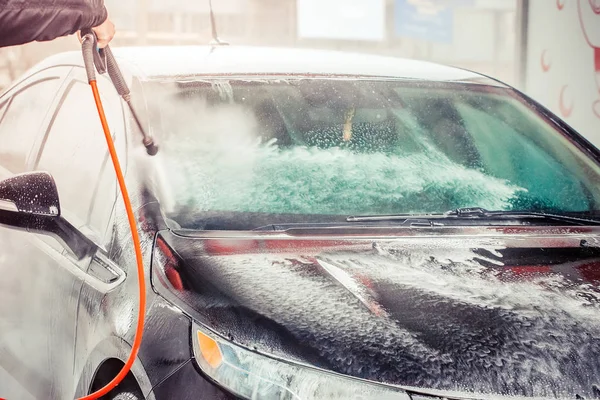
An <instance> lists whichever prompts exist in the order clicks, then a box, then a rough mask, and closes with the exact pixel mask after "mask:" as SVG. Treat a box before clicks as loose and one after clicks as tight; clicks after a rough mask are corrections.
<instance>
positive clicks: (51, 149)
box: [33, 67, 125, 398]
mask: <svg viewBox="0 0 600 400" xmlns="http://www.w3.org/2000/svg"><path fill="white" fill-rule="evenodd" d="M98 86H99V88H100V92H101V96H102V100H103V103H104V110H105V113H106V116H107V120H108V123H109V126H110V128H111V130H112V133H113V140H115V142H116V144H117V149H118V150H120V152H121V151H122V142H123V141H124V140H118V139H117V137H120V138H123V136H124V132H123V131H124V122H123V113H122V108H121V104H120V99H119V97H118V95H117V94H116V91H115V90H114V88H113V87H112V85H111V84H110V83H109V81H108V80H107V79H106V78H105V77H99V79H98ZM33 168H34V170H38V171H47V172H49V173H50V174H52V176H53V177H54V180H55V182H56V185H57V189H58V194H59V197H60V201H61V211H62V215H63V217H64V218H65V219H66V220H67V221H69V222H70V223H71V224H72V225H73V226H74V227H76V228H77V229H78V230H79V231H80V232H82V233H83V234H85V235H86V236H87V237H88V238H89V239H90V240H92V241H93V242H94V243H95V244H96V245H97V247H98V249H97V251H96V253H95V254H94V255H92V257H90V258H88V259H83V260H78V259H77V258H76V257H75V256H74V255H73V254H71V252H70V251H69V250H67V249H65V248H64V247H62V245H61V244H60V243H59V242H56V241H55V242H54V243H53V244H52V247H53V248H54V249H55V250H56V251H57V252H59V253H60V254H61V256H62V257H63V260H64V262H65V263H67V264H69V268H65V269H64V270H63V271H62V272H64V273H65V274H66V275H68V274H71V280H72V282H73V285H74V287H76V288H77V294H78V296H79V294H80V289H81V287H82V279H83V287H89V286H91V287H93V288H95V289H97V290H98V289H99V290H101V291H109V290H110V289H111V287H112V288H114V286H115V285H118V284H120V283H121V282H122V281H123V280H124V277H125V275H124V273H122V271H120V269H119V268H117V267H116V266H114V265H112V264H111V263H110V262H109V261H108V258H107V244H108V241H109V239H110V232H111V229H110V227H111V221H112V213H113V209H114V205H115V201H116V198H117V182H116V176H115V172H114V170H113V166H112V163H111V161H110V159H109V154H108V150H107V145H106V139H105V137H104V133H103V131H102V126H101V124H100V119H99V117H98V112H97V109H96V106H95V104H94V100H93V97H92V93H91V90H90V87H89V85H88V82H87V78H86V75H85V71H84V70H83V69H82V68H79V67H76V68H74V69H73V71H72V73H71V76H70V78H69V83H68V85H67V89H66V91H65V94H64V96H63V98H62V99H61V102H60V106H59V108H58V110H57V112H56V114H55V115H54V116H53V119H52V124H51V125H50V126H49V129H48V131H47V134H46V137H45V138H44V144H43V148H42V149H41V151H40V153H39V155H38V157H37V161H36V163H35V165H34V167H33ZM111 285H112V286H111ZM50 295H51V294H49V296H50ZM98 300H99V301H100V300H101V298H99V299H98ZM77 301H78V300H77ZM80 306H81V305H80ZM87 306H90V305H89V304H85V305H84V307H87ZM78 310H79V307H78ZM77 313H79V312H78V311H77ZM79 314H80V313H79ZM71 319H73V323H71ZM63 323H64V324H65V326H69V327H72V328H73V332H74V335H75V336H73V339H76V338H79V337H81V336H84V337H85V336H88V335H90V332H88V331H87V330H86V326H85V325H89V324H87V321H76V317H75V313H74V314H72V315H71V314H70V317H69V320H66V319H65V320H64V321H63ZM102 331H103V329H102V328H100V329H99V332H102ZM99 332H95V333H96V335H98V334H99ZM70 339H71V337H70V338H69V344H70V345H71V344H73V345H74V344H75V342H71V340H70ZM76 340H77V341H79V340H78V339H76ZM56 344H58V342H57V343H56ZM85 356H86V349H85V348H82V349H76V352H75V353H73V358H72V359H71V362H70V363H69V367H70V369H69V371H68V372H67V371H66V370H65V371H64V372H65V374H64V375H62V376H64V377H65V379H66V380H68V381H69V382H68V385H69V391H68V396H69V397H70V398H72V397H73V393H74V390H75V387H76V385H77V381H78V378H79V377H78V374H77V372H75V371H74V364H73V362H75V363H76V364H79V362H78V360H79V359H80V358H85ZM59 379H60V378H59ZM65 383H66V382H65ZM65 393H67V392H65Z"/></svg>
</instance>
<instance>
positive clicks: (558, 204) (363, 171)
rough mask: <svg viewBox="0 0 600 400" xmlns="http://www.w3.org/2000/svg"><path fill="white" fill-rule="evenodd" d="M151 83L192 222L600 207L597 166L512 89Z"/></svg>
mask: <svg viewBox="0 0 600 400" xmlns="http://www.w3.org/2000/svg"><path fill="white" fill-rule="evenodd" d="M143 89H144V91H145V92H146V93H150V95H149V98H151V99H152V101H151V102H150V104H148V110H149V116H150V121H151V122H150V123H151V125H152V131H153V132H155V133H156V134H157V135H158V136H159V140H160V141H161V148H162V149H161V152H162V153H161V154H162V155H161V157H162V158H163V160H164V168H165V170H166V172H167V174H168V177H169V178H168V181H169V185H170V188H169V192H170V193H171V194H172V196H173V198H174V200H175V207H174V208H173V210H172V212H170V213H169V218H170V219H172V220H174V221H175V222H177V224H179V225H180V226H181V227H182V228H189V229H255V228H258V227H260V226H263V225H266V224H271V223H284V222H327V221H335V220H336V218H337V219H338V220H340V218H342V217H343V218H345V217H347V216H349V215H382V214H398V213H438V212H445V211H448V210H451V209H456V208H462V207H482V208H485V209H489V210H519V211H529V212H552V213H556V214H564V213H587V214H589V215H591V214H593V213H595V212H596V211H597V210H598V204H599V201H600V192H599V191H600V187H599V186H598V184H597V182H599V181H600V180H599V178H600V176H599V172H600V170H599V167H598V165H597V163H596V162H594V161H593V160H592V159H591V158H590V156H589V155H588V154H587V153H584V152H583V151H582V150H581V149H580V148H579V147H578V146H577V145H576V144H574V142H573V141H572V140H571V139H569V138H568V137H567V136H566V135H565V134H563V133H562V132H561V131H560V130H559V129H558V128H557V127H556V126H555V125H554V124H553V123H552V122H551V121H550V120H549V119H548V118H547V117H546V116H544V115H543V114H541V113H540V112H538V111H536V109H535V107H533V106H531V105H529V104H527V102H525V101H524V100H523V99H521V98H520V97H519V96H518V95H517V94H516V92H514V91H513V90H511V89H507V88H504V87H493V86H487V85H481V84H473V83H439V82H430V83H426V82H410V81H406V80H392V79H389V80H374V79H325V78H323V79H319V78H314V77H313V78H306V77H305V78H297V79H266V78H265V79H263V80H252V79H247V80H244V79H231V80H214V81H210V80H199V79H198V80H180V81H177V82H175V81H168V80H160V81H158V80H155V81H146V82H144V83H143ZM231 221H236V222H235V223H232V222H231Z"/></svg>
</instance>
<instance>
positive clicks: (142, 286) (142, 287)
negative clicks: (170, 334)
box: [79, 80, 146, 400]
mask: <svg viewBox="0 0 600 400" xmlns="http://www.w3.org/2000/svg"><path fill="white" fill-rule="evenodd" d="M90 86H91V87H92V93H93V94H94V100H95V101H96V108H97V109H98V115H99V116H100V122H101V123H102V129H103V130H104V136H105V137H106V144H107V145H108V151H109V153H110V158H111V159H112V162H113V166H114V167H115V173H116V174H117V181H118V182H119V188H120V189H121V195H122V197H123V202H124V203H125V209H126V211H127V219H128V220H129V227H130V228H131V236H132V239H133V246H134V248H135V258H136V261H137V274H138V282H139V291H140V293H139V297H140V307H139V311H138V322H137V328H136V331H135V337H134V339H133V346H132V349H131V353H129V358H128V359H127V362H126V363H125V365H124V366H123V368H122V369H121V371H120V372H119V373H118V374H117V376H115V377H114V378H113V380H112V381H110V382H109V383H108V384H106V386H104V387H103V388H102V389H100V390H98V391H96V392H94V393H92V394H90V395H88V396H85V397H82V398H81V399H79V400H96V399H99V398H100V397H102V396H104V395H105V394H107V393H108V392H110V391H111V390H112V389H114V388H115V387H116V386H117V385H118V384H119V383H121V381H122V380H123V379H124V378H125V376H127V374H128V373H129V370H130V369H131V366H132V365H133V363H134V362H135V359H136V357H137V354H138V351H139V349H140V344H141V343H142V335H143V332H144V316H145V313H146V282H145V279H144V263H143V259H142V247H141V244H140V237H139V235H138V230H137V226H136V223H135V216H134V214H133V209H132V207H131V201H130V200H129V194H128V192H127V187H126V186H125V179H124V178H123V172H122V171H121V164H119V159H118V158H117V151H116V150H115V144H114V143H113V140H112V137H111V134H110V129H108V123H107V122H106V115H104V107H102V100H101V99H100V93H99V92H98V86H97V84H96V81H95V80H93V81H90Z"/></svg>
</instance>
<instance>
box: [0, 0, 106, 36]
mask: <svg viewBox="0 0 600 400" xmlns="http://www.w3.org/2000/svg"><path fill="white" fill-rule="evenodd" d="M107 17H108V13H107V12H106V8H105V7H104V0H0V47H5V46H13V45H18V44H25V43H29V42H33V41H40V42H42V41H47V40H53V39H56V38H58V37H60V36H67V35H72V34H74V33H75V32H77V31H79V30H81V29H85V28H93V27H95V26H98V25H100V24H101V23H103V22H104V21H105V20H106V18H107Z"/></svg>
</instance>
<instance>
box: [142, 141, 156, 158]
mask: <svg viewBox="0 0 600 400" xmlns="http://www.w3.org/2000/svg"><path fill="white" fill-rule="evenodd" d="M144 146H146V153H148V155H149V156H155V155H156V153H158V146H157V145H155V144H154V139H152V138H149V139H148V140H146V139H144Z"/></svg>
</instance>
